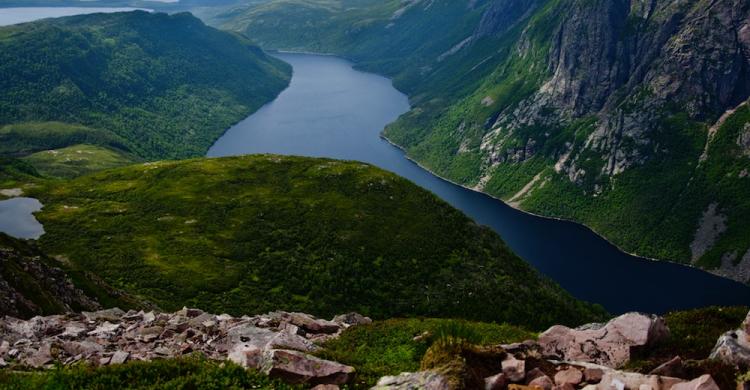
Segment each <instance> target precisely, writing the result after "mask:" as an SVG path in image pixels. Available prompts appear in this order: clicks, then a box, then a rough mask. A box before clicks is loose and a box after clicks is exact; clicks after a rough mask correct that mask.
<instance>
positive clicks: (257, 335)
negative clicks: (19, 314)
mask: <svg viewBox="0 0 750 390" xmlns="http://www.w3.org/2000/svg"><path fill="white" fill-rule="evenodd" d="M368 322H371V320H370V319H369V318H366V317H362V316H360V315H358V314H349V315H346V316H340V317H337V318H336V320H334V321H327V320H322V319H319V318H316V317H313V316H311V315H307V314H302V313H286V312H274V313H270V314H267V315H260V316H254V317H248V316H243V317H233V316H230V315H226V314H223V315H220V316H217V315H213V314H209V313H204V312H203V311H201V310H197V309H187V308H185V309H183V310H180V311H177V312H175V313H156V312H149V313H145V312H143V311H140V312H136V311H129V312H124V311H122V310H120V309H109V310H101V311H96V312H84V313H82V314H66V315H56V316H49V317H34V318H32V319H30V320H28V321H24V320H20V319H16V318H12V317H4V318H2V319H0V359H2V362H3V365H11V366H28V367H34V368H43V367H51V366H52V365H53V364H55V363H60V364H63V365H70V364H74V363H77V362H82V361H86V362H88V363H90V364H92V365H95V366H98V365H109V364H122V363H125V362H128V361H132V360H152V359H164V358H174V357H179V356H181V355H186V354H190V353H194V352H198V353H201V354H203V355H204V356H206V357H207V358H209V359H213V360H227V359H228V360H230V361H233V362H235V363H237V364H239V365H241V366H243V367H246V368H255V369H260V370H262V371H264V372H266V373H268V374H269V375H271V376H275V377H279V378H282V379H284V380H287V381H289V382H292V383H308V384H312V385H314V384H333V385H340V384H345V383H347V382H348V381H350V380H351V378H352V376H353V374H354V369H353V368H352V367H348V366H344V365H341V364H339V363H336V362H330V361H326V360H322V359H318V358H316V357H313V356H311V355H309V354H308V353H310V352H314V351H316V350H318V349H319V347H318V346H317V345H316V343H315V342H316V341H320V340H328V339H330V338H334V337H337V336H338V335H339V334H340V333H341V332H342V331H343V330H344V329H345V328H347V327H350V326H355V325H356V324H359V323H368Z"/></svg>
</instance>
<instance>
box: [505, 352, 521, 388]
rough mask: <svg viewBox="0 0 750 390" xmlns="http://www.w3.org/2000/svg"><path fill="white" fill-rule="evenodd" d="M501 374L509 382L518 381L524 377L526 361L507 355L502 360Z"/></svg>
mask: <svg viewBox="0 0 750 390" xmlns="http://www.w3.org/2000/svg"><path fill="white" fill-rule="evenodd" d="M502 367H503V374H504V375H505V377H506V378H508V380H509V381H511V382H520V381H522V380H523V379H524V378H526V361H524V360H519V359H516V358H514V357H509V358H507V359H505V360H503V362H502Z"/></svg>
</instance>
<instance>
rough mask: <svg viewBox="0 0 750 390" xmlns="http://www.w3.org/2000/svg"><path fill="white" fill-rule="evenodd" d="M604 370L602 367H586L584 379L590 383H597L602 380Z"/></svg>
mask: <svg viewBox="0 0 750 390" xmlns="http://www.w3.org/2000/svg"><path fill="white" fill-rule="evenodd" d="M603 376H604V370H602V369H601V368H586V369H585V370H583V380H585V381H586V383H588V384H597V383H599V382H601V381H602V377H603Z"/></svg>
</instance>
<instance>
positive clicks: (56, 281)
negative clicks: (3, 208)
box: [0, 234, 99, 318]
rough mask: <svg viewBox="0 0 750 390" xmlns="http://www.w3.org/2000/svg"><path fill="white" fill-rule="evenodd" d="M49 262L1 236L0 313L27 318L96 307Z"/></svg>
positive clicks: (21, 245)
mask: <svg viewBox="0 0 750 390" xmlns="http://www.w3.org/2000/svg"><path fill="white" fill-rule="evenodd" d="M50 263H51V261H50V259H47V258H45V257H44V256H43V255H41V254H40V253H38V252H36V251H35V250H34V249H33V248H32V247H30V246H28V245H26V244H25V243H23V242H21V241H18V240H14V239H12V238H10V237H8V236H5V235H1V234H0V313H2V314H3V315H10V316H14V317H22V318H29V317H32V316H34V315H42V314H53V313H62V312H70V311H73V310H94V309H97V308H99V303H98V302H97V301H96V300H95V299H92V298H90V297H88V296H86V294H85V293H84V292H83V291H81V290H80V289H78V288H76V287H75V286H74V285H73V282H72V281H71V279H70V278H69V277H68V275H67V274H66V273H65V272H64V271H63V270H62V269H60V268H57V267H54V266H51V265H49V264H50Z"/></svg>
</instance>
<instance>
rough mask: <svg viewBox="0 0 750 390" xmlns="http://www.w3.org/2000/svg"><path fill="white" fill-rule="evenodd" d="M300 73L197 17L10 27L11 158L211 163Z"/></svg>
mask: <svg viewBox="0 0 750 390" xmlns="http://www.w3.org/2000/svg"><path fill="white" fill-rule="evenodd" d="M290 73H291V70H290V67H289V66H288V65H286V64H284V63H283V62H281V61H279V60H277V59H275V58H272V57H269V56H267V55H266V54H265V53H264V52H263V51H262V50H260V49H259V48H258V47H257V46H254V45H253V44H252V43H251V42H250V41H249V40H248V39H246V38H244V37H241V36H239V35H238V34H233V33H227V32H221V31H218V30H216V29H213V28H210V27H207V26H205V25H204V24H203V23H202V22H201V21H200V20H198V19H197V18H195V17H193V16H191V15H190V14H186V13H180V14H175V15H166V14H161V13H148V12H143V11H135V12H126V13H113V14H92V15H82V16H73V17H65V18H58V19H47V20H42V21H38V22H32V23H25V24H20V25H14V26H8V27H2V28H0V74H3V75H4V76H3V77H2V78H0V126H4V127H2V128H0V139H3V141H2V145H3V146H1V147H0V150H1V153H2V154H3V155H6V156H13V157H22V156H25V155H28V154H30V153H35V152H40V151H44V150H56V149H62V148H67V147H72V146H78V145H80V144H86V145H89V146H97V147H103V148H105V149H106V150H100V149H97V151H96V152H97V153H101V154H102V155H105V156H108V158H114V159H122V160H125V161H131V162H132V161H138V160H142V159H146V160H153V159H163V158H184V157H189V156H199V155H203V154H204V153H205V151H206V150H207V149H208V148H209V147H210V146H211V144H212V143H213V142H214V141H215V140H216V139H217V138H218V137H219V136H220V135H221V134H222V133H223V132H224V131H225V130H226V129H227V128H228V127H229V126H231V125H232V124H234V123H236V122H237V121H239V120H241V119H243V118H244V117H246V116H247V115H249V114H250V113H252V112H254V111H255V110H257V109H258V108H259V107H261V106H262V105H263V104H265V103H267V102H268V101H270V100H272V99H273V98H275V97H276V95H277V94H278V93H279V92H281V91H282V90H283V89H284V88H286V86H287V85H288V82H289V79H290ZM63 152H65V151H63ZM113 153H114V156H112V155H111V154H113ZM63 154H64V153H63ZM53 155H54V153H53ZM48 157H49V156H48ZM36 160H38V159H32V161H33V162H35V161H36ZM123 163H124V162H123ZM65 174H67V175H70V173H65Z"/></svg>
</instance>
